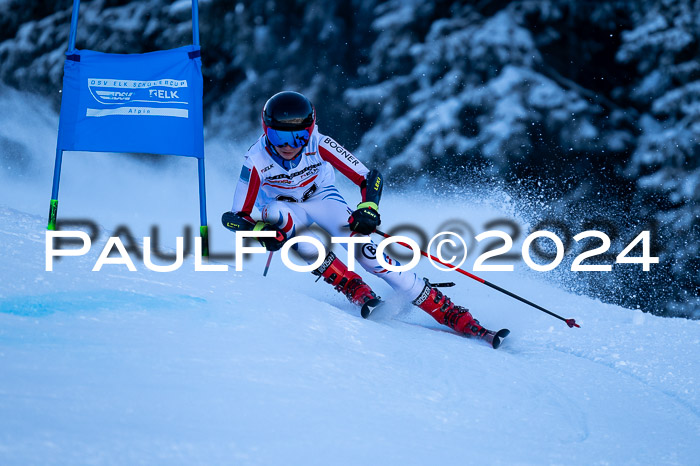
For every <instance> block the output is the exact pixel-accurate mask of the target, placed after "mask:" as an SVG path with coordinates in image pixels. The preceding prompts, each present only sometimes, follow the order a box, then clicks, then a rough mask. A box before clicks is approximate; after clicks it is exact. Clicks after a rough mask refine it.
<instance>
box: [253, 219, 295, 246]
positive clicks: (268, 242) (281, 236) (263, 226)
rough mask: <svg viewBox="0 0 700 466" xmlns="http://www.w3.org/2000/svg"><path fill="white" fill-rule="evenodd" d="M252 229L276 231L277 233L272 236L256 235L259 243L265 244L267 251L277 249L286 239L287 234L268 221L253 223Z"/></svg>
mask: <svg viewBox="0 0 700 466" xmlns="http://www.w3.org/2000/svg"><path fill="white" fill-rule="evenodd" d="M253 231H275V232H277V235H276V236H274V237H272V238H263V237H258V238H257V240H258V241H260V244H262V245H263V246H265V249H267V250H268V251H277V250H279V249H280V248H281V247H282V246H284V243H285V241H287V234H286V233H285V232H284V231H282V230H280V229H279V228H275V227H273V226H272V225H270V224H269V223H265V222H258V223H257V224H256V225H255V228H253Z"/></svg>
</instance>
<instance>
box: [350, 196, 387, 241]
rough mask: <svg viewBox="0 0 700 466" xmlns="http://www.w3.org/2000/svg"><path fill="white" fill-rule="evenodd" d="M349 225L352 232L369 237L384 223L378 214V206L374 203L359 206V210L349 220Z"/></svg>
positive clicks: (364, 203)
mask: <svg viewBox="0 0 700 466" xmlns="http://www.w3.org/2000/svg"><path fill="white" fill-rule="evenodd" d="M348 223H349V224H350V229H351V230H352V231H355V232H357V233H360V234H362V235H369V234H370V233H372V232H373V231H374V230H376V229H377V227H378V226H379V225H381V223H382V221H381V219H380V218H379V212H377V204H375V203H374V202H363V203H362V204H358V206H357V210H356V211H355V212H353V213H352V215H350V218H348Z"/></svg>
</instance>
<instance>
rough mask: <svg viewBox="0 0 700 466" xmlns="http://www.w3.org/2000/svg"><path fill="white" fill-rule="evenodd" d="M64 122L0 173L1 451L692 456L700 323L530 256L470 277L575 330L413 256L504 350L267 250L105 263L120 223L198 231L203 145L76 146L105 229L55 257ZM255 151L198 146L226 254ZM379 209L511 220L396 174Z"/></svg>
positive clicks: (347, 459) (89, 207) (89, 206)
mask: <svg viewBox="0 0 700 466" xmlns="http://www.w3.org/2000/svg"><path fill="white" fill-rule="evenodd" d="M53 124H55V121H50V120H46V121H44V120H40V121H37V122H36V125H34V126H33V130H34V137H33V140H35V141H36V145H35V146H32V144H28V149H27V150H28V151H30V152H31V151H32V150H34V151H39V152H42V153H43V155H42V157H43V158H42V159H40V158H34V160H35V162H34V165H32V166H31V167H30V168H28V169H27V171H26V172H25V173H24V174H16V173H7V171H6V170H4V171H2V172H1V173H0V175H1V176H2V178H1V179H0V420H1V422H0V464H3V465H14V464H18V465H19V464H22V465H23V464H104V463H107V464H251V465H255V464H264V465H272V464H304V465H309V464H318V465H321V464H323V465H325V464H334V465H342V464H348V465H355V464H382V465H426V464H440V465H448V464H455V465H457V464H474V463H487V464H514V463H515V464H541V463H554V464H622V463H624V464H629V463H632V464H640V463H641V464H697V461H698V460H697V459H698V457H699V455H700V442H699V441H698V439H699V438H700V395H699V394H698V388H697V386H698V385H697V384H698V380H697V379H698V374H700V351H698V348H699V345H700V322H698V321H689V320H683V319H668V318H660V317H654V316H651V315H648V314H643V313H642V312H640V311H636V310H630V309H624V308H621V307H617V306H613V305H609V304H604V303H601V302H600V301H597V300H594V299H591V298H588V297H586V296H579V295H574V294H571V293H569V292H566V291H564V290H563V289H562V288H560V287H559V286H557V283H556V282H553V281H552V280H549V279H547V277H546V276H543V275H542V274H540V273H539V272H535V271H533V270H531V269H529V268H528V267H526V266H525V265H524V264H523V263H522V261H519V262H515V271H513V272H484V273H479V274H478V275H482V276H483V277H484V278H486V279H487V280H489V281H492V282H494V283H496V284H498V285H500V286H503V287H505V288H507V289H509V290H510V291H512V292H515V293H518V294H520V295H522V296H524V297H526V298H527V299H530V300H532V301H534V302H536V303H538V304H540V305H542V306H545V307H547V308H548V309H551V310H552V311H554V312H557V313H559V314H562V315H563V316H564V317H567V318H569V317H571V318H575V319H576V320H577V322H579V323H580V324H581V328H580V329H569V328H568V327H567V326H566V325H565V324H564V323H563V322H561V321H559V320H556V319H553V318H552V317H550V316H548V315H546V314H544V313H541V312H539V311H537V310H535V309H533V308H530V307H528V306H526V305H524V304H522V303H520V302H518V301H515V300H513V299H511V298H509V297H508V296H505V295H502V294H500V293H498V292H497V291H495V290H493V289H491V288H488V287H485V286H483V285H481V284H479V283H478V282H476V281H473V280H469V279H468V278H466V277H463V276H461V275H458V274H455V273H447V272H438V271H437V270H435V269H434V268H433V267H432V266H431V265H430V264H428V263H425V262H421V264H420V265H419V266H418V267H417V269H416V271H417V272H418V273H419V274H421V275H424V276H428V277H430V278H431V279H432V280H433V281H447V280H452V281H455V282H456V283H457V286H456V287H454V288H449V289H446V290H445V291H446V293H447V294H448V295H449V296H450V297H451V298H452V299H453V300H454V301H455V302H456V303H458V304H461V305H464V306H466V307H469V308H470V309H471V311H472V312H473V314H474V315H475V317H477V318H478V319H479V320H480V321H481V323H482V324H484V325H485V326H487V327H489V328H492V329H496V330H497V329H499V328H503V327H507V328H509V329H510V330H511V332H512V333H511V335H510V336H509V337H508V338H507V339H506V340H505V343H504V344H503V346H502V347H501V348H500V349H498V350H496V351H494V350H493V349H491V348H490V347H489V346H487V345H486V344H484V343H483V342H481V341H476V340H474V339H469V338H465V337H462V336H459V335H456V334H455V333H453V332H452V331H450V330H449V329H447V328H446V327H443V326H440V325H438V324H437V323H436V322H435V321H434V320H433V319H432V318H431V317H430V316H428V315H427V314H425V313H423V312H422V311H420V310H419V309H417V308H415V307H414V306H412V305H411V304H410V303H407V302H405V301H403V300H401V299H399V297H398V296H396V295H394V293H393V292H392V291H391V289H390V288H389V287H388V286H387V285H386V284H384V282H382V281H381V280H378V279H376V278H374V277H367V275H368V274H366V273H365V274H364V276H365V277H366V279H367V281H368V283H369V284H370V285H372V286H373V288H374V289H375V290H376V291H377V293H378V294H380V295H381V296H382V297H384V298H385V299H386V300H387V302H388V304H387V306H385V307H384V308H383V309H382V310H380V311H378V312H377V314H376V315H375V316H373V317H372V318H371V319H370V320H363V319H362V318H361V317H360V316H359V309H357V308H356V307H354V306H353V305H351V304H350V303H349V302H347V300H346V299H345V298H344V297H342V296H341V295H339V294H338V293H336V292H335V291H334V290H333V289H332V288H331V287H330V286H328V285H327V284H325V283H323V282H315V281H314V279H315V277H313V276H312V275H311V274H309V273H298V272H293V271H291V270H289V269H287V268H286V267H285V266H284V265H283V264H282V262H281V260H280V257H279V254H276V255H275V256H274V257H273V259H272V265H271V267H270V271H269V273H268V276H267V277H263V276H262V270H263V268H264V265H265V259H266V257H265V255H258V256H255V257H253V258H252V259H250V260H248V261H245V262H244V270H243V271H240V272H237V271H236V270H235V267H234V261H233V260H232V259H228V258H222V259H214V260H212V261H211V262H210V263H209V264H208V265H210V266H211V265H228V266H229V270H228V271H226V272H202V271H195V265H194V258H193V257H192V256H191V255H190V256H188V257H187V258H186V259H185V261H184V264H183V265H182V267H180V268H179V269H178V270H177V271H174V272H166V273H159V272H154V271H151V270H148V269H147V268H146V266H145V265H144V263H143V261H141V260H139V259H138V258H137V257H135V256H132V259H133V260H134V264H135V266H136V269H137V270H136V271H134V272H131V271H129V270H128V269H127V267H126V266H124V265H118V264H106V265H104V266H103V267H102V269H101V270H100V271H99V272H93V271H92V268H93V266H94V265H95V263H96V261H97V259H98V257H99V254H100V253H101V252H102V248H103V247H104V245H105V243H106V242H107V239H108V237H109V236H110V235H111V234H112V233H113V231H114V229H115V228H116V226H118V225H126V226H128V228H129V231H130V232H131V233H132V235H133V236H134V237H135V238H136V241H137V245H138V246H139V247H140V245H141V243H142V237H143V236H148V235H149V232H150V231H151V227H152V226H153V225H157V226H158V227H160V239H161V246H160V247H161V249H163V250H167V251H168V252H170V253H172V252H173V248H174V245H175V237H176V236H182V234H183V233H182V232H183V227H182V225H183V224H189V225H191V226H192V228H193V231H194V232H196V231H197V226H198V224H197V219H198V215H197V197H196V196H197V188H196V164H195V163H194V161H193V160H191V159H184V158H183V159H179V160H177V161H176V163H174V164H169V165H163V164H155V165H153V166H149V165H145V164H143V162H139V161H136V160H133V159H132V158H125V157H123V156H119V155H90V154H72V153H71V154H66V156H65V159H64V160H65V162H64V167H63V168H64V171H63V179H62V185H61V196H60V198H59V199H60V202H59V219H61V218H63V219H70V218H72V219H76V218H78V219H79V218H83V219H86V218H87V219H91V220H93V221H94V222H95V223H96V224H97V225H99V226H100V228H101V229H100V230H99V231H98V233H99V234H98V235H97V238H96V240H95V241H94V242H93V244H92V248H91V250H90V252H89V253H88V254H86V255H84V256H80V257H64V258H61V259H60V260H59V259H56V260H54V263H53V271H50V272H48V271H46V270H45V269H46V261H45V234H46V233H45V232H46V230H45V228H46V212H47V211H48V203H49V197H50V196H49V194H50V185H51V175H52V173H51V170H52V163H53V153H52V152H51V150H52V149H51V148H50V147H51V145H52V142H51V138H52V137H53V138H54V140H55V126H53ZM42 125H44V126H42ZM51 128H53V129H51ZM51 131H53V133H51ZM47 146H48V151H47V150H46V147H47ZM244 150H245V147H235V146H232V147H226V145H225V144H219V145H216V146H214V145H213V143H211V144H210V145H209V146H208V149H207V154H208V156H209V157H210V159H209V160H210V161H209V162H208V167H207V168H208V170H209V171H208V179H207V182H208V196H209V202H208V208H209V224H210V226H211V230H212V233H211V235H212V248H211V249H212V252H213V253H214V254H218V255H222V254H231V253H232V252H233V235H232V234H230V233H229V232H227V231H226V230H225V229H223V227H221V226H220V225H219V216H220V215H221V213H222V212H224V211H225V210H228V208H229V207H230V202H231V195H232V192H233V186H234V185H235V182H236V180H237V176H238V170H239V169H240V164H241V163H242V158H241V154H242V153H243V151H244ZM224 153H225V156H224V155H223V154H224ZM217 157H218V158H217ZM173 167H180V168H173ZM182 167H184V168H182ZM224 167H227V168H224ZM341 189H342V191H343V192H344V193H345V194H346V198H347V199H348V201H349V203H351V204H353V203H356V202H357V198H358V197H359V194H358V193H357V192H356V188H354V187H352V186H349V185H348V184H342V185H341ZM381 213H382V219H383V222H384V224H383V226H385V227H386V228H385V229H389V228H390V227H391V226H392V225H398V224H401V223H405V222H414V223H417V224H419V225H423V226H425V225H438V224H440V223H442V222H445V221H447V220H449V219H462V220H463V221H467V222H469V224H470V225H472V226H473V227H474V229H475V230H476V232H477V233H478V232H480V231H483V225H484V224H485V223H487V222H488V221H490V220H492V219H494V218H502V217H509V218H514V219H516V220H517V219H518V215H517V212H514V211H512V210H510V208H509V207H508V203H507V202H505V201H504V200H503V198H502V197H499V196H494V197H492V198H485V199H484V198H481V200H479V198H478V197H469V196H461V197H460V196H450V195H447V196H446V195H443V194H442V193H433V192H432V191H431V192H422V193H416V195H415V196H414V197H406V196H405V195H401V194H399V193H392V190H391V188H390V187H389V188H387V190H386V196H385V198H384V199H383V201H382V207H381ZM426 228H427V229H428V232H429V233H430V234H433V233H434V231H433V230H432V228H433V227H432V226H430V227H426ZM472 246H473V248H474V253H470V256H469V260H468V261H467V262H466V263H465V265H464V267H465V268H466V269H467V270H471V267H472V265H473V262H474V259H475V257H476V256H477V254H478V253H479V252H480V249H479V245H476V244H473V243H472ZM72 247H75V246H72ZM518 247H519V246H518V245H517V244H516V246H515V247H514V250H516V251H517V250H518ZM629 292H630V293H633V292H634V290H629Z"/></svg>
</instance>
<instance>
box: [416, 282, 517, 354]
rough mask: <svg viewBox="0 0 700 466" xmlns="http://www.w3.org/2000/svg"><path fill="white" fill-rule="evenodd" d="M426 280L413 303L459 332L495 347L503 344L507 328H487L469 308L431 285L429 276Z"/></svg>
mask: <svg viewBox="0 0 700 466" xmlns="http://www.w3.org/2000/svg"><path fill="white" fill-rule="evenodd" d="M424 280H425V287H424V288H423V291H422V292H421V294H420V295H418V297H417V298H416V299H415V300H413V304H415V305H416V306H418V307H419V308H421V309H423V310H424V311H425V312H427V313H428V314H430V315H431V316H433V319H435V320H437V321H438V322H439V323H441V324H444V325H447V326H448V327H450V328H452V329H454V330H455V331H457V332H459V333H463V334H465V335H470V336H475V337H479V338H482V339H484V340H485V341H486V342H487V343H488V344H490V345H491V346H493V347H494V348H498V346H499V345H500V344H501V342H500V339H501V338H503V337H505V336H506V335H508V333H510V332H509V331H507V330H506V331H505V332H504V330H501V331H499V332H497V333H496V332H492V331H490V330H487V329H485V328H484V327H482V326H481V325H480V324H479V321H478V320H476V319H475V318H474V317H472V315H471V314H470V313H469V310H468V309H466V308H463V307H462V306H455V305H454V304H453V303H452V301H450V298H448V297H447V296H445V295H444V294H442V292H441V291H440V290H438V289H437V287H435V286H433V285H431V284H430V282H429V281H428V279H427V278H425V279H424ZM506 332H507V333H506Z"/></svg>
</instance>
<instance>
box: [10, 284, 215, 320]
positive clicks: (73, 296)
mask: <svg viewBox="0 0 700 466" xmlns="http://www.w3.org/2000/svg"><path fill="white" fill-rule="evenodd" d="M203 303H206V300H204V299H202V298H197V297H190V296H174V297H167V296H166V297H163V296H159V297H155V296H148V295H145V294H142V293H134V292H129V291H118V290H96V291H91V292H87V293H81V292H66V293H61V292H59V293H51V294H40V295H28V296H15V297H12V298H8V299H4V300H3V301H2V302H0V313H5V314H13V315H18V316H32V317H39V316H44V315H48V314H52V313H54V312H81V313H84V312H90V311H94V312H98V311H105V310H119V309H124V308H127V309H129V310H136V309H138V310H154V309H161V308H168V307H173V306H178V307H182V306H190V307H193V306H195V305H201V304H203Z"/></svg>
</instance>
